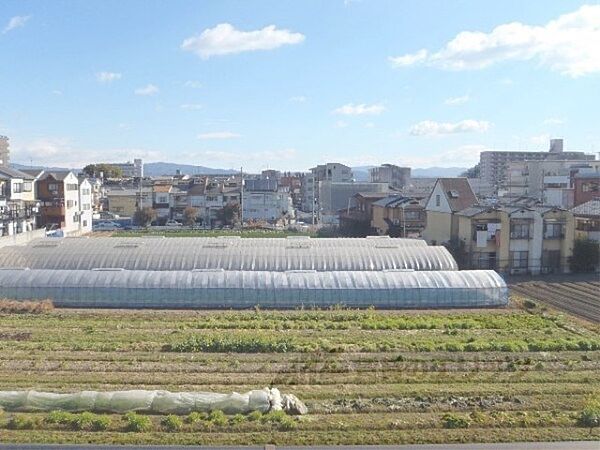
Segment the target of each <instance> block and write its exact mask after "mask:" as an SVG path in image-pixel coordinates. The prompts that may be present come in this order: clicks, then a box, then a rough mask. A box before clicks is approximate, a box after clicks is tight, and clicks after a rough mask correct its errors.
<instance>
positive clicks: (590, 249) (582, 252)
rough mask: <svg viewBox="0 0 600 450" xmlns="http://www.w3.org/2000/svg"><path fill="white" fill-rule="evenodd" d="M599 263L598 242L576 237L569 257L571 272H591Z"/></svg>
mask: <svg viewBox="0 0 600 450" xmlns="http://www.w3.org/2000/svg"><path fill="white" fill-rule="evenodd" d="M599 265H600V244H599V243H598V242H596V241H593V240H591V239H577V240H576V241H575V244H574V245H573V256H572V257H571V258H570V259H569V266H570V268H571V272H593V271H594V270H596V267H598V266H599Z"/></svg>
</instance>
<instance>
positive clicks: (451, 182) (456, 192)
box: [434, 178, 477, 212]
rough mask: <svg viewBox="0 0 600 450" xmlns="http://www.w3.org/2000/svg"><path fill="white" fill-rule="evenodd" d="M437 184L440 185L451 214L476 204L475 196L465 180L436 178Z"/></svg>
mask: <svg viewBox="0 0 600 450" xmlns="http://www.w3.org/2000/svg"><path fill="white" fill-rule="evenodd" d="M437 183H440V184H441V186H442V190H443V191H444V194H445V195H446V198H447V199H448V204H449V205H450V209H452V212H457V211H461V210H463V209H465V208H468V207H469V206H473V205H475V204H477V196H476V195H475V193H474V192H473V189H471V185H470V184H469V181H468V180H467V179H466V178H438V180H437ZM434 189H435V188H434Z"/></svg>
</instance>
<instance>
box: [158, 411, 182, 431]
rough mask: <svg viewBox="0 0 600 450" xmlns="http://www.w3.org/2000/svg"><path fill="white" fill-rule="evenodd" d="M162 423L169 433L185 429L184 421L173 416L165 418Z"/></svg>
mask: <svg viewBox="0 0 600 450" xmlns="http://www.w3.org/2000/svg"><path fill="white" fill-rule="evenodd" d="M160 423H161V425H162V426H163V427H164V428H165V429H166V430H167V431H171V432H173V431H179V430H181V428H182V427H183V421H182V420H181V418H179V417H178V416H175V415H173V414H169V415H168V416H166V417H163V419H162V420H161V422H160Z"/></svg>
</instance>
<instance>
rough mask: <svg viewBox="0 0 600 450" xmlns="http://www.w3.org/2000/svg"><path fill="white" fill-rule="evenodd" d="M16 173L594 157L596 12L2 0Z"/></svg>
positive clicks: (463, 5) (468, 4)
mask: <svg viewBox="0 0 600 450" xmlns="http://www.w3.org/2000/svg"><path fill="white" fill-rule="evenodd" d="M0 57H1V58H2V59H1V61H2V64H0V134H3V135H7V136H9V138H10V142H11V155H12V161H13V162H19V163H24V164H33V165H54V166H66V167H82V166H83V165H85V164H87V163H90V162H100V161H114V162H121V161H126V160H130V159H133V158H135V157H141V158H143V159H144V162H151V161H168V162H177V163H186V164H197V165H203V166H208V167H213V168H226V169H229V168H236V169H237V168H240V167H244V170H247V171H259V170H262V169H265V168H275V169H280V170H307V169H309V168H310V167H313V166H314V165H316V164H321V163H325V162H334V161H335V162H341V163H345V164H349V165H352V166H362V165H374V164H380V163H393V164H399V165H408V166H412V167H432V166H439V167H452V166H454V167H456V166H458V167H469V166H472V165H474V164H475V163H477V161H478V160H479V152H480V151H482V150H490V149H495V150H547V148H548V146H549V139H550V138H553V137H560V138H564V139H565V150H579V151H586V152H594V153H595V152H599V151H600V108H599V105H600V2H594V1H588V2H581V1H571V0H560V1H559V0H528V1H522V0H502V1H489V0H473V1H466V0H455V1H446V0H420V1H408V0H303V1H296V0H269V1H267V0H252V1H251V0H235V1H234V0H214V1H211V0H204V1H198V0H168V1H167V0H162V1H158V0H128V1H122V0H85V1H83V0H78V1H76V0H71V1H65V0H53V1H51V2H50V1H46V0H37V1H30V0H2V1H0Z"/></svg>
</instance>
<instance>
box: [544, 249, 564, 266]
mask: <svg viewBox="0 0 600 450" xmlns="http://www.w3.org/2000/svg"><path fill="white" fill-rule="evenodd" d="M542 267H543V268H552V269H557V268H559V267H560V250H544V251H543V252H542Z"/></svg>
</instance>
